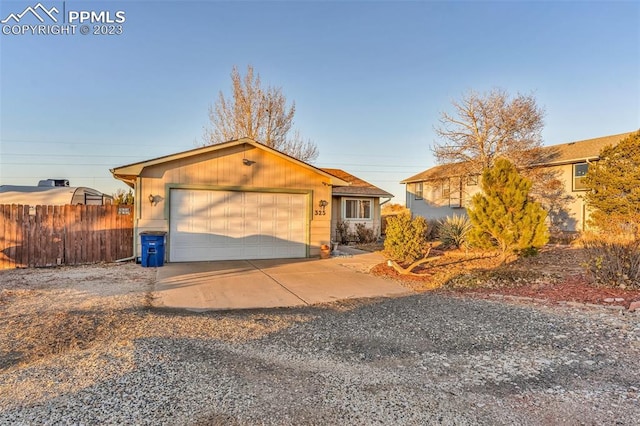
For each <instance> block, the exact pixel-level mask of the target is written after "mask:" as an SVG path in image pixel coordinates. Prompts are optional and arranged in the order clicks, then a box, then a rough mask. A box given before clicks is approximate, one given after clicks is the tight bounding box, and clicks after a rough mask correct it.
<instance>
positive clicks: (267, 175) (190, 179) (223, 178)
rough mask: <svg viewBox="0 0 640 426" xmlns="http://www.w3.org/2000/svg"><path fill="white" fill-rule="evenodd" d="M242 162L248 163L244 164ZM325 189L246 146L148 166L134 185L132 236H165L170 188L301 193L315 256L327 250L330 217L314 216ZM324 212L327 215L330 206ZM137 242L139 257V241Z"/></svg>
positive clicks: (322, 181)
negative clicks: (135, 204)
mask: <svg viewBox="0 0 640 426" xmlns="http://www.w3.org/2000/svg"><path fill="white" fill-rule="evenodd" d="M246 160H249V161H251V162H253V163H252V164H251V165H245V164H243V161H246ZM327 183H328V179H327V178H326V177H324V176H323V175H321V174H319V173H317V172H315V171H314V170H313V169H311V168H306V167H302V166H300V165H298V164H296V163H295V162H292V161H291V160H289V159H286V158H284V157H281V156H278V155H275V154H273V153H271V152H268V151H266V150H264V149H259V148H256V147H255V146H253V145H250V144H246V145H235V146H230V147H228V148H224V149H220V150H217V151H209V152H204V153H202V154H199V155H193V156H190V157H185V158H181V159H176V160H175V161H169V162H166V163H160V164H157V165H152V166H149V167H145V168H144V170H143V171H142V173H141V175H140V177H139V178H138V183H137V184H136V200H141V201H140V203H139V205H138V208H139V212H138V215H137V217H139V219H138V222H137V223H136V235H139V234H140V233H141V232H143V231H168V230H169V219H170V218H169V199H170V196H171V189H172V188H190V189H209V190H216V189H217V190H238V191H265V192H294V193H305V194H308V195H307V197H308V203H309V204H308V214H309V219H308V220H309V225H310V226H309V236H308V254H309V255H310V256H317V255H319V254H320V246H321V245H322V244H328V243H329V242H330V237H331V236H330V233H331V231H330V227H331V224H330V218H331V216H330V215H326V216H321V215H315V214H314V213H315V210H316V207H317V205H318V203H319V201H320V200H327V201H329V202H330V201H331V186H330V185H328V184H327ZM149 196H155V197H156V200H157V203H151V202H150V201H149ZM326 209H327V211H331V205H329V206H327V207H326ZM137 240H138V241H136V246H137V254H138V255H140V246H139V243H140V241H139V237H138V238H137ZM168 246H169V244H167V246H166V247H168ZM169 256H170V254H169Z"/></svg>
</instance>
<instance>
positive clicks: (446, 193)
mask: <svg viewBox="0 0 640 426" xmlns="http://www.w3.org/2000/svg"><path fill="white" fill-rule="evenodd" d="M445 186H446V188H445ZM440 193H441V195H442V199H447V200H450V199H451V179H444V180H443V181H442V185H441V192H440Z"/></svg>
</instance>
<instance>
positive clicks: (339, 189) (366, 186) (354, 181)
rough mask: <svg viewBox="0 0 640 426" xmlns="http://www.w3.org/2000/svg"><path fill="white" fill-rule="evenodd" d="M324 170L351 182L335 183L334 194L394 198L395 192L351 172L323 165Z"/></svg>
mask: <svg viewBox="0 0 640 426" xmlns="http://www.w3.org/2000/svg"><path fill="white" fill-rule="evenodd" d="M322 170H323V171H325V172H326V173H329V174H330V175H332V176H335V177H337V178H339V179H341V180H343V181H345V182H347V183H348V184H349V186H341V185H334V186H333V195H346V196H349V195H358V196H363V195H364V196H368V197H382V198H393V194H390V193H388V192H387V191H385V190H383V189H380V188H378V187H377V186H375V185H372V184H370V183H369V182H366V181H364V180H362V179H360V178H358V177H356V176H354V175H352V174H350V173H347V172H345V171H344V170H341V169H329V168H325V167H323V168H322Z"/></svg>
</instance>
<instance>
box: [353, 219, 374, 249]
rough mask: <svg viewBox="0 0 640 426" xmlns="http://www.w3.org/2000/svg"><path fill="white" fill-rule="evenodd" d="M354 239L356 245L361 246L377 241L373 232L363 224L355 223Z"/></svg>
mask: <svg viewBox="0 0 640 426" xmlns="http://www.w3.org/2000/svg"><path fill="white" fill-rule="evenodd" d="M355 237H356V239H357V241H358V243H361V244H369V243H373V242H375V241H376V240H377V237H376V233H375V231H374V230H373V229H371V228H368V227H367V225H365V224H364V223H356V233H355Z"/></svg>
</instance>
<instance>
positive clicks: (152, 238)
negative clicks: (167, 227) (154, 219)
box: [140, 231, 167, 268]
mask: <svg viewBox="0 0 640 426" xmlns="http://www.w3.org/2000/svg"><path fill="white" fill-rule="evenodd" d="M166 234H167V233H166V232H160V231H146V232H141V233H140V239H141V241H142V259H141V262H140V263H141V264H142V266H143V267H145V268H148V267H157V266H162V265H164V238H165V235H166Z"/></svg>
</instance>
